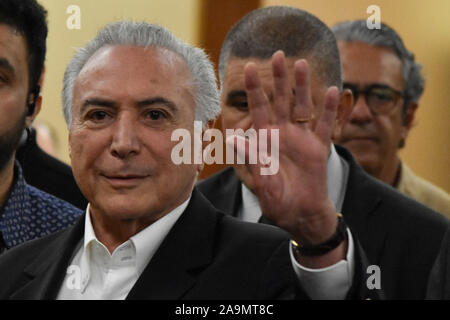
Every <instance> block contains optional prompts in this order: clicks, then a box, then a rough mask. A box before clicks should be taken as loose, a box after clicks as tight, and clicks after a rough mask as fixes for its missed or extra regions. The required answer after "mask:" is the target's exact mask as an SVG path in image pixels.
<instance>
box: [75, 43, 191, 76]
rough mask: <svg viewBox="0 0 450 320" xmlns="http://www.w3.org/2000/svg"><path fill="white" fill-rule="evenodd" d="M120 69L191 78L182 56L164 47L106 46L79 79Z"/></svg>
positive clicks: (90, 62) (90, 59) (87, 65)
mask: <svg viewBox="0 0 450 320" xmlns="http://www.w3.org/2000/svg"><path fill="white" fill-rule="evenodd" d="M102 68H103V69H114V68H120V69H121V70H122V71H123V72H126V71H127V70H131V71H136V69H141V68H142V69H149V70H148V71H149V74H151V73H174V74H177V75H179V76H180V77H181V76H183V75H184V76H187V75H189V76H190V72H189V68H188V66H187V64H186V62H185V60H184V59H183V57H182V56H181V55H179V54H178V53H176V52H173V51H171V50H169V49H167V48H164V47H158V46H150V47H143V46H133V45H106V46H103V47H101V48H99V49H98V50H97V51H96V52H95V53H94V54H93V55H92V56H91V57H90V58H89V59H88V60H87V62H86V63H85V64H84V66H83V67H82V69H81V70H80V72H79V74H78V77H80V76H82V75H83V73H85V72H88V71H92V70H99V69H102Z"/></svg>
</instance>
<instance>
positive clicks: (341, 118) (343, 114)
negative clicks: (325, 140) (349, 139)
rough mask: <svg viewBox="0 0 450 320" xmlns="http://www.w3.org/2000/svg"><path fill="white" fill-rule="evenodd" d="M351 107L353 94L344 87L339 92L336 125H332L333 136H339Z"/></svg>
mask: <svg viewBox="0 0 450 320" xmlns="http://www.w3.org/2000/svg"><path fill="white" fill-rule="evenodd" d="M352 109H353V95H352V92H351V90H349V89H344V90H343V91H342V92H341V94H340V99H339V106H338V109H337V115H336V125H335V126H334V132H333V138H334V137H336V136H340V134H341V131H342V127H343V126H344V124H345V123H346V122H347V119H348V117H349V115H350V113H351V112H352Z"/></svg>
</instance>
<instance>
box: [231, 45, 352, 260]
mask: <svg viewBox="0 0 450 320" xmlns="http://www.w3.org/2000/svg"><path fill="white" fill-rule="evenodd" d="M294 68H295V70H294V75H295V99H294V100H293V99H292V88H291V85H290V83H289V78H288V70H287V67H286V61H285V56H284V53H283V52H281V51H278V52H276V53H275V54H274V55H273V57H272V72H273V84H274V88H273V102H272V105H271V102H269V100H268V98H267V96H266V95H265V92H264V89H263V87H262V84H261V80H260V78H259V75H258V70H257V67H256V65H255V64H254V63H251V62H250V63H248V64H247V65H246V67H245V85H246V92H247V101H248V106H249V110H250V114H251V116H252V120H253V126H254V129H256V130H257V131H258V130H259V129H267V131H268V135H270V130H271V129H278V130H279V137H280V139H279V171H278V172H277V173H276V174H274V175H261V174H260V168H261V167H263V165H262V164H256V165H250V164H249V165H247V166H248V168H249V171H250V172H251V174H252V176H253V181H254V190H253V191H254V193H255V194H256V195H257V196H258V199H259V203H260V205H261V209H262V212H263V213H264V215H265V216H266V217H267V218H268V219H270V220H272V221H273V222H274V223H275V224H276V225H278V226H279V227H281V228H283V229H285V230H286V231H288V232H289V233H290V234H291V235H292V237H293V239H294V240H295V241H297V242H298V243H303V244H310V245H314V244H319V243H322V242H324V241H326V240H328V239H329V238H331V236H332V235H333V234H334V233H335V231H336V226H337V213H336V210H335V208H334V206H333V204H332V203H331V201H330V199H329V197H328V191H327V161H328V156H329V152H330V144H331V135H332V132H333V128H334V122H335V119H336V112H337V106H338V104H339V91H338V89H337V88H336V87H330V88H328V90H327V91H326V94H325V99H324V106H323V108H322V112H318V110H317V109H315V108H318V107H319V106H316V107H314V105H313V103H312V97H311V86H310V79H309V71H308V64H307V62H306V61H305V60H298V61H297V62H296V63H295V67H294ZM314 117H316V119H314ZM269 141H270V139H269ZM235 145H238V144H235ZM247 150H248V148H247ZM247 150H236V151H237V152H238V153H241V154H242V153H243V152H245V153H247V152H248V151H247ZM268 150H270V148H268ZM260 151H261V150H260ZM269 156H270V155H269ZM272 160H273V159H272ZM345 248H346V243H343V244H341V245H340V246H339V247H338V248H336V249H334V250H333V251H331V252H329V253H327V254H325V255H324V256H321V257H318V258H316V257H314V258H307V257H297V259H298V260H300V262H301V263H302V264H303V265H305V264H308V266H310V267H316V268H318V267H325V266H328V265H331V264H334V263H336V262H337V261H339V260H341V259H343V258H345V252H346V249H345Z"/></svg>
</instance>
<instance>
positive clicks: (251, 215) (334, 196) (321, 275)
mask: <svg viewBox="0 0 450 320" xmlns="http://www.w3.org/2000/svg"><path fill="white" fill-rule="evenodd" d="M330 151H331V152H330V156H329V158H328V163H327V188H328V196H329V197H330V200H331V202H332V203H333V205H334V207H335V208H336V211H338V212H341V210H342V204H343V202H344V196H345V190H346V187H347V180H348V173H349V166H348V163H347V162H346V161H345V160H344V159H342V158H341V157H339V155H338V154H337V152H336V149H335V147H334V145H333V144H332V145H331V150H330ZM241 185H242V188H241V189H242V207H241V208H240V210H239V213H238V218H239V219H241V220H244V221H248V222H258V221H259V219H260V218H261V214H262V213H261V207H260V205H259V202H258V198H257V197H256V195H255V194H254V193H253V192H251V191H250V190H249V189H248V188H247V187H246V186H245V185H244V184H243V183H242V184H241ZM347 233H348V239H349V245H348V249H347V255H346V260H341V261H339V262H338V263H336V264H334V265H332V266H329V267H327V268H322V269H309V268H305V267H303V266H302V265H300V264H299V263H298V262H297V260H296V259H295V258H294V255H293V252H292V249H290V256H291V261H292V265H293V267H294V271H295V273H296V274H297V276H298V277H299V280H300V283H301V284H302V287H303V288H304V289H305V291H306V293H308V295H309V296H310V297H311V298H312V299H344V298H345V296H346V294H347V292H348V290H349V289H350V287H351V285H352V279H353V273H354V244H353V238H352V235H351V232H350V230H349V229H347Z"/></svg>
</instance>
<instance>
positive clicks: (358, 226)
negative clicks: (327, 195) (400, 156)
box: [336, 146, 386, 263]
mask: <svg viewBox="0 0 450 320" xmlns="http://www.w3.org/2000/svg"><path fill="white" fill-rule="evenodd" d="M336 150H337V151H338V153H339V155H340V156H341V157H342V158H344V159H345V160H346V161H347V163H348V164H349V166H350V172H349V177H348V181H347V188H346V191H345V197H344V204H343V208H342V214H343V215H344V218H345V221H346V223H347V224H348V225H349V226H350V228H351V230H352V233H353V234H354V235H355V236H357V238H358V240H359V241H360V243H361V245H362V247H363V248H364V250H365V252H366V253H367V256H368V257H372V258H374V257H376V258H375V259H376V261H378V258H379V257H378V256H377V255H378V254H380V253H381V252H383V250H382V248H383V246H384V242H385V239H386V228H385V227H384V226H383V223H384V221H385V219H384V215H385V214H386V213H385V212H383V211H382V210H379V208H380V206H381V204H382V199H381V197H380V196H379V195H378V194H377V188H376V184H377V183H378V182H377V181H374V178H372V177H371V176H369V175H368V174H367V173H366V172H364V170H363V169H362V168H361V167H360V166H359V165H358V164H357V163H356V162H355V160H354V159H353V157H352V156H351V154H350V153H349V152H348V151H347V150H346V149H344V148H342V147H340V146H336ZM370 262H372V263H374V262H375V261H370Z"/></svg>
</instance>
